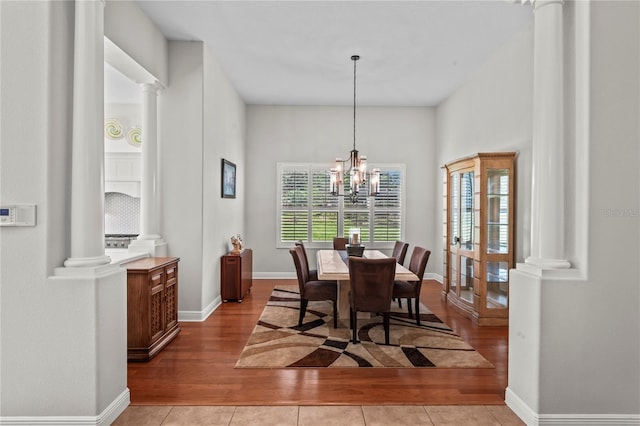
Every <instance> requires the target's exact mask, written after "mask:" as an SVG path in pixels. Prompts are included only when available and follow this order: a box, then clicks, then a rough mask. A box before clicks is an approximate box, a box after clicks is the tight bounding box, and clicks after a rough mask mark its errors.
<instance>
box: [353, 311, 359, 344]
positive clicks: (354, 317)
mask: <svg viewBox="0 0 640 426" xmlns="http://www.w3.org/2000/svg"><path fill="white" fill-rule="evenodd" d="M357 331H358V314H357V313H356V311H353V310H352V311H351V342H352V343H353V344H354V345H355V344H356V343H358V338H357V336H356V332H357Z"/></svg>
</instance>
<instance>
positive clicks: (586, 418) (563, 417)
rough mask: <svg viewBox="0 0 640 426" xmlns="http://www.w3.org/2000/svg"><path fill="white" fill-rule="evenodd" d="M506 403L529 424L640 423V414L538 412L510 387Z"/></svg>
mask: <svg viewBox="0 0 640 426" xmlns="http://www.w3.org/2000/svg"><path fill="white" fill-rule="evenodd" d="M505 403H506V404H507V406H508V407H509V408H511V410H512V411H513V412H514V413H515V414H516V415H517V416H518V417H520V419H521V420H522V421H523V422H524V423H526V424H527V425H529V426H538V425H544V426H588V425H593V426H596V425H597V426H622V425H640V414H538V413H536V412H534V411H533V410H532V409H531V408H530V407H529V406H528V405H527V404H526V403H525V402H524V401H523V400H522V399H520V398H519V397H518V395H516V394H515V393H514V392H513V391H512V390H511V389H509V388H507V390H506V392H505Z"/></svg>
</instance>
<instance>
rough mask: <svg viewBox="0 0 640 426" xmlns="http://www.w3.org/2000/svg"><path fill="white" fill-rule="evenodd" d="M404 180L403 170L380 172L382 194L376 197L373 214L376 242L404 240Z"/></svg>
mask: <svg viewBox="0 0 640 426" xmlns="http://www.w3.org/2000/svg"><path fill="white" fill-rule="evenodd" d="M402 179H403V173H402V171H401V170H394V169H387V170H381V171H380V192H379V193H378V195H377V196H376V197H375V201H374V213H373V235H374V239H375V241H394V242H395V241H396V240H400V239H402V238H401V237H402V195H403V194H402V183H403V182H402Z"/></svg>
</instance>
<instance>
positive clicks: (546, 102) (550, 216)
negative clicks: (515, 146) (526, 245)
mask: <svg viewBox="0 0 640 426" xmlns="http://www.w3.org/2000/svg"><path fill="white" fill-rule="evenodd" d="M534 13H535V24H534V25H535V27H534V28H535V29H534V59H533V144H532V145H533V146H532V157H533V165H532V171H533V174H532V188H531V193H532V199H531V255H530V257H528V258H527V259H526V260H525V263H527V264H530V265H533V266H537V267H540V268H541V269H562V268H569V267H570V266H571V265H570V264H569V262H568V261H567V260H565V258H564V257H565V252H564V238H565V235H564V210H565V208H564V198H565V197H564V167H565V166H564V90H563V78H564V76H563V44H564V41H563V25H562V20H563V1H562V0H535V2H534Z"/></svg>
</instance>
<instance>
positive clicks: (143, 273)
mask: <svg viewBox="0 0 640 426" xmlns="http://www.w3.org/2000/svg"><path fill="white" fill-rule="evenodd" d="M179 261H180V258H178V257H148V258H144V259H140V260H135V261H133V262H129V263H125V264H124V265H123V266H124V268H125V269H126V270H127V358H128V359H129V361H149V360H150V359H151V358H153V357H154V356H155V355H156V354H157V353H158V352H160V351H161V350H162V349H163V348H164V347H165V346H167V345H168V344H169V342H171V341H172V340H173V339H174V338H175V337H176V335H177V334H178V333H179V332H180V327H178V262H179Z"/></svg>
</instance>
